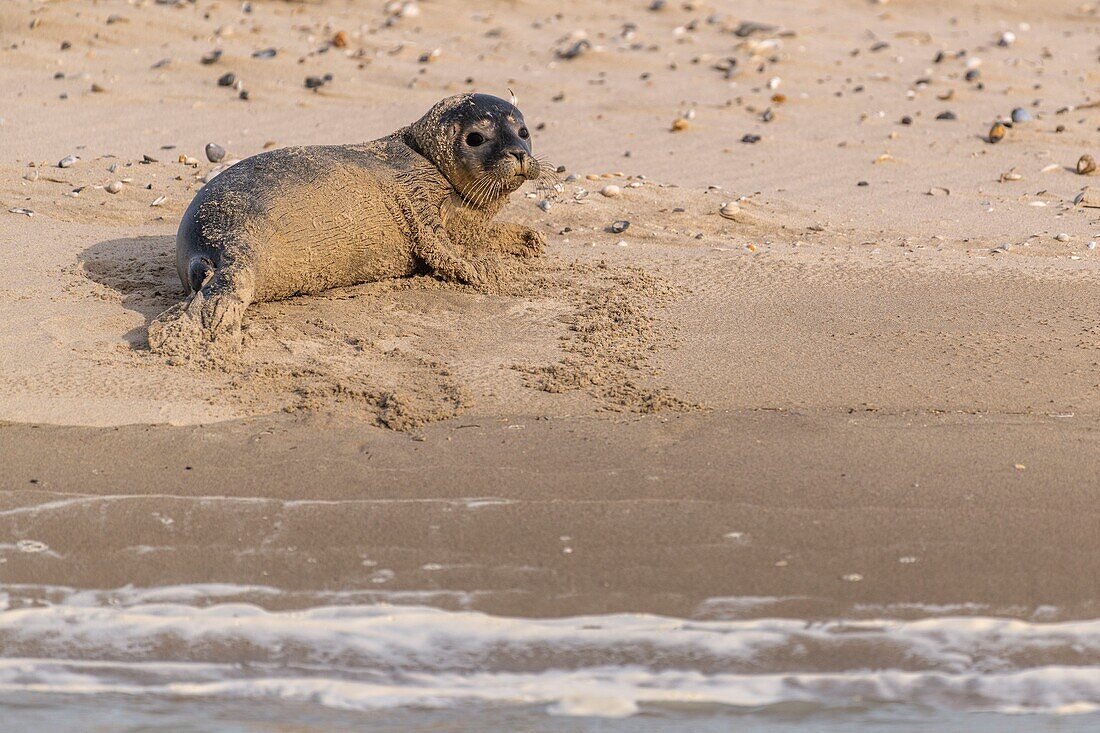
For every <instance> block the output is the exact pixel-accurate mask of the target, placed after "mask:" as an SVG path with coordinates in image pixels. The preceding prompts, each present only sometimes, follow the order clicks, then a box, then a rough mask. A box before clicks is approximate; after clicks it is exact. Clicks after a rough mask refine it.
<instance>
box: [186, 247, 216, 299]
mask: <svg viewBox="0 0 1100 733" xmlns="http://www.w3.org/2000/svg"><path fill="white" fill-rule="evenodd" d="M213 275H214V263H213V262H212V261H211V260H210V258H209V257H204V256H203V255H195V256H193V257H192V258H191V260H190V261H189V262H188V263H187V285H188V286H189V287H190V288H191V292H192V293H197V292H198V291H200V290H202V287H203V286H204V285H206V283H207V281H208V280H209V279H210V278H211V277H213Z"/></svg>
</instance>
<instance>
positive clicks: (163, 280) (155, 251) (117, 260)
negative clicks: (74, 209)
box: [77, 235, 186, 348]
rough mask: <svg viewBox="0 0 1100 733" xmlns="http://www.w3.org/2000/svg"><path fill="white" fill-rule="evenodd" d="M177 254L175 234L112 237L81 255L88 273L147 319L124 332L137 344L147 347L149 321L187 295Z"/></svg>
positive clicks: (125, 305) (133, 345)
mask: <svg viewBox="0 0 1100 733" xmlns="http://www.w3.org/2000/svg"><path fill="white" fill-rule="evenodd" d="M175 257H176V238H175V237H174V236H171V235H165V236H145V237H126V238H124V239H110V240H107V241H106V242H100V243H98V244H94V245H92V246H91V247H88V248H87V249H86V250H84V251H83V252H81V253H80V255H79V256H78V257H77V259H78V261H79V262H80V264H81V266H82V269H83V274H84V276H85V277H87V278H89V279H90V280H92V281H94V282H97V283H99V284H100V285H103V286H105V287H107V288H110V289H111V290H113V291H115V292H117V293H118V294H119V295H120V296H121V298H122V305H123V307H124V308H126V309H127V310H132V311H134V312H135V313H139V314H141V316H142V317H143V318H144V319H145V323H144V325H142V326H140V327H138V328H134V329H131V330H130V331H128V332H127V333H125V334H123V336H122V337H123V338H124V339H125V340H126V341H128V342H129V343H130V345H131V346H132V347H134V348H144V347H145V345H146V343H147V332H148V326H149V323H150V322H151V321H152V320H153V319H154V318H155V317H156V316H157V315H158V314H160V313H161V312H162V311H163V310H164V309H165V308H168V307H169V306H170V305H172V304H174V303H178V302H179V301H180V300H181V299H183V297H184V296H185V295H186V293H185V292H184V290H183V286H182V285H181V284H180V281H179V276H177V275H176V262H175Z"/></svg>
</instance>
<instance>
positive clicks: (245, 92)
mask: <svg viewBox="0 0 1100 733" xmlns="http://www.w3.org/2000/svg"><path fill="white" fill-rule="evenodd" d="M237 96H238V97H240V98H241V99H243V100H245V101H246V102H247V101H248V90H247V89H242V90H241V93H240V94H238V95H237Z"/></svg>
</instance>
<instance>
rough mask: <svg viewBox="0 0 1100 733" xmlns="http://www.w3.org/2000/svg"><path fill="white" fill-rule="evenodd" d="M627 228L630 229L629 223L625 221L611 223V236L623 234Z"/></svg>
mask: <svg viewBox="0 0 1100 733" xmlns="http://www.w3.org/2000/svg"><path fill="white" fill-rule="evenodd" d="M629 228H630V222H629V221H627V220H626V219H620V220H618V221H615V222H612V223H611V233H612V234H622V233H623V232H625V231H626V230H627V229H629Z"/></svg>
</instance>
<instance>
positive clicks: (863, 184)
mask: <svg viewBox="0 0 1100 733" xmlns="http://www.w3.org/2000/svg"><path fill="white" fill-rule="evenodd" d="M856 185H857V186H870V185H871V184H870V183H868V182H867V181H860V182H859V183H857V184H856Z"/></svg>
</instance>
